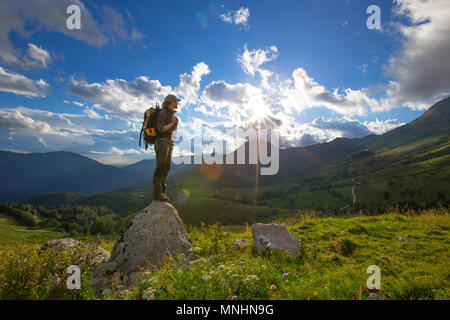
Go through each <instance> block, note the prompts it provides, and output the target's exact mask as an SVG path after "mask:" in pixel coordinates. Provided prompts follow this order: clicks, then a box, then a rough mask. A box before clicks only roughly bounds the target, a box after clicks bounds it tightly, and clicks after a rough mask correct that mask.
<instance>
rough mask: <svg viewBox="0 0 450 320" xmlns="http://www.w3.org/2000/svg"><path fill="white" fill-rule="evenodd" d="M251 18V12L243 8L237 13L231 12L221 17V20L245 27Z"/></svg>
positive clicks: (236, 11)
mask: <svg viewBox="0 0 450 320" xmlns="http://www.w3.org/2000/svg"><path fill="white" fill-rule="evenodd" d="M249 17H250V10H249V9H248V8H244V7H241V8H239V9H238V10H235V11H231V10H229V11H227V12H226V13H223V14H221V15H220V18H221V19H222V20H223V21H225V22H228V23H234V24H235V25H243V26H247V22H248V18H249Z"/></svg>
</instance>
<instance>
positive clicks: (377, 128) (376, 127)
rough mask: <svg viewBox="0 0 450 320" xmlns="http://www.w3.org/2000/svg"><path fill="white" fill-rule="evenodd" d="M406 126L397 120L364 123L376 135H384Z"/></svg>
mask: <svg viewBox="0 0 450 320" xmlns="http://www.w3.org/2000/svg"><path fill="white" fill-rule="evenodd" d="M404 124H405V123H403V122H399V121H398V120H397V119H388V120H385V121H380V120H378V119H376V120H375V121H364V125H365V126H366V127H367V128H368V129H369V130H370V131H372V132H373V133H375V134H383V133H385V132H388V131H391V130H392V129H395V128H397V127H399V126H402V125H404Z"/></svg>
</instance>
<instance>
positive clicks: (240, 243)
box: [234, 238, 250, 250]
mask: <svg viewBox="0 0 450 320" xmlns="http://www.w3.org/2000/svg"><path fill="white" fill-rule="evenodd" d="M249 244H250V242H248V240H247V239H244V238H241V239H236V240H234V248H235V249H236V250H239V249H243V248H245V247H247V246H248V245H249Z"/></svg>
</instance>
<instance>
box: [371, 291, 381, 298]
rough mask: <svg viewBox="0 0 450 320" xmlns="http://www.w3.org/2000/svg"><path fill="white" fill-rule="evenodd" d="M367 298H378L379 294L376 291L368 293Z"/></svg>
mask: <svg viewBox="0 0 450 320" xmlns="http://www.w3.org/2000/svg"><path fill="white" fill-rule="evenodd" d="M369 299H373V300H380V295H379V294H378V293H377V292H371V293H369Z"/></svg>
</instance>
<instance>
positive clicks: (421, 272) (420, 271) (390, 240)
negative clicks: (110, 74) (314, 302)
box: [0, 208, 450, 300]
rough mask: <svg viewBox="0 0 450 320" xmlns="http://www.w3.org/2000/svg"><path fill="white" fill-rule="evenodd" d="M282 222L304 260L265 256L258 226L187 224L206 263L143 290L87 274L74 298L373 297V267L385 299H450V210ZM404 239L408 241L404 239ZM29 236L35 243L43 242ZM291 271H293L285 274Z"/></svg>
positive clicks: (9, 272) (173, 272)
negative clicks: (104, 285)
mask: <svg viewBox="0 0 450 320" xmlns="http://www.w3.org/2000/svg"><path fill="white" fill-rule="evenodd" d="M178 209H179V211H182V210H183V209H182V208H178ZM278 222H284V223H286V224H287V227H288V229H289V231H290V232H291V233H293V234H294V235H295V236H296V237H297V239H298V240H299V241H300V243H301V246H302V250H301V253H300V255H299V256H298V257H296V258H292V257H290V256H288V255H286V254H284V253H280V252H274V251H272V252H270V251H269V252H266V253H263V254H261V255H257V254H256V253H255V252H254V251H253V250H252V247H253V240H252V236H251V229H250V228H249V227H248V226H247V227H246V226H245V225H236V226H224V227H220V226H218V225H209V226H206V225H201V226H199V227H194V226H187V231H188V234H189V237H190V239H191V240H192V242H193V245H194V246H195V247H197V249H196V250H195V252H196V255H197V257H196V258H197V259H201V260H199V263H195V264H192V265H191V267H190V268H186V267H176V263H175V261H176V257H174V259H172V257H168V260H167V263H166V264H165V266H164V267H163V268H162V269H160V270H158V271H149V272H148V273H147V274H146V276H145V279H144V281H142V282H141V283H140V284H139V285H138V286H137V287H135V288H133V289H131V290H129V291H123V288H118V287H117V288H113V290H112V291H111V292H110V293H109V294H107V295H105V296H99V295H95V294H94V293H93V292H92V290H90V289H89V282H88V277H87V274H88V273H86V276H85V278H84V280H83V284H82V291H81V292H80V293H79V294H78V295H77V296H76V297H72V298H78V299H142V298H143V295H144V296H146V297H147V298H149V297H150V298H154V299H227V300H229V299H231V298H232V297H233V296H236V297H237V299H252V300H253V299H255V300H256V299H368V298H369V290H368V289H367V288H366V280H367V278H368V277H369V274H367V273H366V269H367V267H368V266H370V265H373V264H375V265H378V266H379V267H380V269H381V290H380V291H379V293H380V295H381V298H382V299H448V298H449V294H450V277H449V275H450V266H449V265H448V261H450V260H449V259H450V250H449V249H450V247H449V246H450V237H449V236H450V232H449V230H450V221H449V216H448V210H447V209H440V210H430V211H427V212H423V214H421V215H416V214H409V215H401V214H398V213H386V214H383V215H378V216H363V215H362V216H355V217H348V218H332V217H330V218H316V217H314V215H313V214H312V215H311V216H308V215H303V216H298V217H295V218H289V219H279V221H278ZM398 237H402V238H403V239H404V240H403V241H398V240H397V238H398ZM113 238H114V237H113V236H111V237H110V239H103V241H104V243H103V245H105V244H108V243H109V245H108V249H110V248H111V247H112V244H113ZM236 238H246V239H247V240H249V241H250V243H251V245H250V246H249V247H247V248H245V249H243V250H236V249H234V248H233V242H234V239H236ZM1 240H3V238H2V239H1ZM24 241H25V242H27V241H29V242H30V243H35V242H34V241H35V239H31V240H30V239H26V240H24ZM9 254H12V253H11V252H9ZM21 254H23V253H21V251H20V250H18V251H17V253H16V256H15V259H17V261H22V263H25V264H27V263H33V265H38V262H37V261H36V260H33V259H37V258H36V257H35V258H33V259H30V260H32V262H24V260H23V259H22V260H21V259H19V258H20V255H21ZM12 257H14V256H9V259H12ZM381 257H383V258H381ZM0 261H2V263H1V264H0V274H2V275H3V277H6V278H7V279H9V280H10V279H11V278H14V277H18V274H16V272H15V271H14V270H13V269H11V268H7V266H8V262H7V261H5V259H1V260H0ZM171 262H172V263H171ZM41 263H45V261H41ZM22 270H25V271H23V272H29V273H30V274H29V275H28V276H29V279H31V280H32V282H33V283H39V281H38V279H36V277H39V274H34V273H33V268H31V267H30V268H27V267H26V266H23V267H22ZM285 273H287V274H288V275H287V277H286V279H283V274H285ZM206 276H207V277H206ZM249 276H251V277H249ZM254 276H256V277H254ZM3 279H5V278H3ZM21 279H22V278H21ZM31 280H30V281H31ZM8 283H12V282H11V281H9V282H8ZM18 283H19V285H21V286H22V287H20V288H16V289H15V288H14V287H12V288H11V287H10V288H9V290H17V291H20V292H23V295H25V296H27V291H26V290H25V289H24V288H23V286H24V282H23V281H19V282H18ZM0 287H1V285H0ZM27 288H28V287H27ZM149 288H152V289H149ZM27 290H28V289H27ZM30 290H31V289H30ZM42 292H43V293H42V294H43V295H42V296H36V294H34V295H31V296H32V298H33V299H37V298H40V299H45V298H48V297H47V296H45V290H44V291H42ZM145 293H147V294H145Z"/></svg>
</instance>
